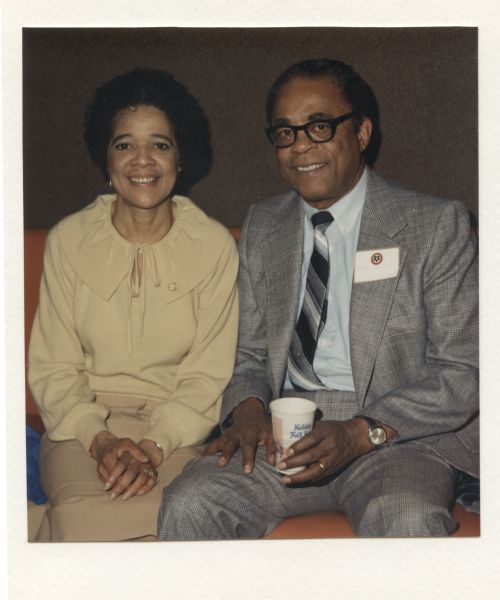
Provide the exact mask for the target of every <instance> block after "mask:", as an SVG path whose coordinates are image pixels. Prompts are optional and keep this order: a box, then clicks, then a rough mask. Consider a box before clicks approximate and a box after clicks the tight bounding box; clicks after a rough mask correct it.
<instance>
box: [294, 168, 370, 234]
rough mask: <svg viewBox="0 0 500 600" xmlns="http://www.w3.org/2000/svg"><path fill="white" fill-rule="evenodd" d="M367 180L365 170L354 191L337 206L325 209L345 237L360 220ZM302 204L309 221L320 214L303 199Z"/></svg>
mask: <svg viewBox="0 0 500 600" xmlns="http://www.w3.org/2000/svg"><path fill="white" fill-rule="evenodd" d="M366 180H367V175H366V168H365V169H364V170H363V173H362V175H361V177H360V178H359V181H358V182H357V183H356V185H355V186H354V187H353V188H352V190H351V191H350V192H349V193H348V194H346V195H345V196H344V197H343V198H341V199H340V200H339V201H338V202H335V204H333V205H332V206H330V207H329V208H327V209H324V210H327V211H328V212H329V213H330V214H331V215H332V216H333V218H334V219H335V222H336V224H337V227H338V229H339V231H340V232H341V233H342V235H344V236H347V235H349V234H350V233H351V231H352V230H353V229H354V227H355V226H356V223H357V222H358V220H359V215H360V213H361V211H362V209H363V204H364V202H365V193H366ZM302 204H303V206H304V211H305V214H306V216H307V218H308V219H309V220H310V219H311V217H312V216H313V215H314V214H315V213H317V212H320V211H318V210H317V209H316V208H314V207H312V206H311V205H310V204H308V203H307V202H306V201H305V200H304V199H302Z"/></svg>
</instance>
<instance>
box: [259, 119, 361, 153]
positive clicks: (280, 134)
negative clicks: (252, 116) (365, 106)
mask: <svg viewBox="0 0 500 600" xmlns="http://www.w3.org/2000/svg"><path fill="white" fill-rule="evenodd" d="M355 114H356V113H354V112H350V113H347V114H345V115H341V116H340V117H336V118H335V119H315V120H314V121H309V122H308V123H304V125H276V126H274V127H268V128H267V129H266V135H267V137H268V139H269V141H270V142H271V144H273V146H276V148H289V147H290V146H293V144H294V143H295V140H296V139H297V131H305V133H306V135H307V137H308V138H309V139H310V140H311V142H316V143H318V144H323V143H324V142H329V141H330V140H331V139H333V137H334V136H335V132H336V131H337V126H338V125H340V124H341V123H343V122H344V121H347V119H350V118H351V117H354V115H355Z"/></svg>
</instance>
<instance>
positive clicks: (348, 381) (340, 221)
mask: <svg viewBox="0 0 500 600" xmlns="http://www.w3.org/2000/svg"><path fill="white" fill-rule="evenodd" d="M365 193H366V169H365V171H364V172H363V175H362V176H361V178H360V180H359V181H358V183H357V184H356V185H355V187H354V188H353V189H352V190H351V191H350V192H349V193H348V194H347V195H346V196H344V197H343V198H341V199H340V200H339V201H338V202H336V203H335V204H334V205H333V206H330V208H328V209H327V210H328V211H329V212H330V213H331V214H332V216H333V218H334V221H333V223H331V225H330V226H329V227H328V229H327V230H326V237H327V238H328V245H329V254H330V279H329V285H328V315H327V319H326V323H325V327H324V329H323V331H322V332H321V335H320V337H319V340H318V346H317V348H316V354H315V356H314V365H313V366H314V370H315V372H316V375H317V376H318V377H319V379H320V380H321V381H322V383H323V384H324V385H325V386H326V387H327V388H329V389H335V390H347V391H354V382H353V378H352V368H351V354H350V346H349V309H350V302H351V288H352V279H353V272H354V260H355V256H356V248H357V245H358V237H359V226H360V223H361V213H362V211H363V205H364V201H365ZM303 206H304V213H305V214H304V250H303V260H302V279H301V287H300V305H299V306H302V301H303V299H304V290H305V287H306V280H307V270H308V269H309V262H310V260H311V254H312V251H313V248H314V230H313V226H312V223H311V217H312V215H314V214H315V213H317V212H319V211H318V210H316V209H315V208H313V207H312V206H310V205H309V204H307V202H305V201H303ZM297 319H298V315H297ZM284 388H285V389H293V386H292V384H291V383H290V379H289V377H288V373H287V375H286V378H285V384H284Z"/></svg>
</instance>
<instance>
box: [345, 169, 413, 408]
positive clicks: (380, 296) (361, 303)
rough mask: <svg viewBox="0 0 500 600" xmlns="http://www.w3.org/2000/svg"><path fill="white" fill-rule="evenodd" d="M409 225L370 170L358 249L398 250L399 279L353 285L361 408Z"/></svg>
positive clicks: (351, 333) (356, 378) (353, 337)
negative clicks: (404, 231)
mask: <svg viewBox="0 0 500 600" xmlns="http://www.w3.org/2000/svg"><path fill="white" fill-rule="evenodd" d="M405 226H406V222H405V220H404V219H403V217H402V215H401V213H400V212H399V210H398V207H397V205H396V203H395V202H394V199H393V197H392V191H391V188H390V187H389V186H388V185H387V184H386V183H385V182H384V181H383V180H382V179H380V178H379V177H378V176H376V175H375V174H374V173H372V172H371V171H369V172H368V185H367V191H366V198H365V204H364V208H363V214H362V217H361V225H360V231H359V239H358V250H374V249H384V248H393V247H396V246H397V247H399V252H400V254H399V270H398V274H397V275H396V277H392V278H390V279H383V280H380V281H367V282H363V283H353V285H352V292H351V309H350V317H349V337H350V346H351V365H352V372H353V378H354V387H355V390H356V396H357V398H358V402H359V405H360V406H362V405H363V403H364V400H365V396H366V391H367V388H368V384H369V382H370V378H371V375H372V372H373V368H374V365H375V361H376V358H377V352H378V349H379V346H380V342H381V339H382V335H383V333H384V329H385V325H386V322H387V318H388V315H389V311H390V309H391V306H392V302H393V299H394V294H395V291H396V287H397V285H398V281H399V277H400V275H401V270H402V268H403V264H404V262H405V259H406V254H407V251H406V248H405V246H404V243H403V242H404V238H403V236H398V233H399V232H400V231H401V230H402V229H404V227H405Z"/></svg>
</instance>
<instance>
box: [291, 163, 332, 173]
mask: <svg viewBox="0 0 500 600" xmlns="http://www.w3.org/2000/svg"><path fill="white" fill-rule="evenodd" d="M325 165H326V162H322V163H314V164H312V165H304V166H296V167H294V168H295V169H296V170H297V171H298V172H299V173H314V172H315V171H318V170H319V169H321V168H322V167H324V166H325Z"/></svg>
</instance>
